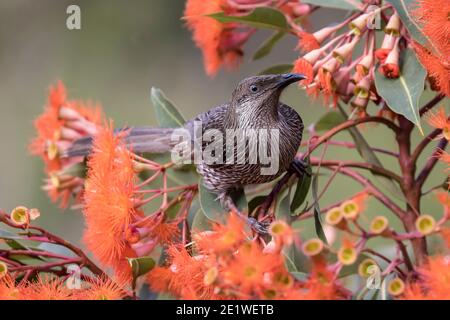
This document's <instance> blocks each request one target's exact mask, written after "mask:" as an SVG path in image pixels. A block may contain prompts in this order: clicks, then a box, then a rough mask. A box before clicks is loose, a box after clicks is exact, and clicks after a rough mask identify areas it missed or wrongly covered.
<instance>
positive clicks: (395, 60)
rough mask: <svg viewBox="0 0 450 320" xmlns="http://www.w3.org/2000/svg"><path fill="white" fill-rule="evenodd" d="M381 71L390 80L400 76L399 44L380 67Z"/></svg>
mask: <svg viewBox="0 0 450 320" xmlns="http://www.w3.org/2000/svg"><path fill="white" fill-rule="evenodd" d="M379 71H380V73H382V74H383V75H384V76H385V77H386V78H389V79H396V78H398V77H399V76H400V67H399V49H398V42H397V43H396V45H395V46H394V48H393V49H392V50H391V52H389V54H388V56H387V58H386V60H385V61H384V63H383V64H382V65H381V66H380V69H379Z"/></svg>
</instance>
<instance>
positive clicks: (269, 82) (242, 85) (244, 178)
mask: <svg viewBox="0 0 450 320" xmlns="http://www.w3.org/2000/svg"><path fill="white" fill-rule="evenodd" d="M304 79H306V76H305V75H303V74H299V73H284V74H271V75H258V76H252V77H248V78H245V79H243V80H241V81H240V82H239V83H238V84H237V86H236V88H235V89H234V91H233V92H232V94H231V99H230V101H229V102H227V103H224V104H220V105H218V106H216V107H213V108H212V109H210V110H208V111H206V112H204V113H201V114H199V115H197V116H196V117H194V118H193V119H191V120H189V121H187V122H186V123H185V124H184V126H183V127H182V128H155V127H131V128H123V129H119V131H125V134H126V136H125V138H124V140H125V143H126V144H127V146H129V147H130V148H131V149H132V150H133V152H134V153H137V154H140V153H146V152H151V153H165V152H170V151H171V150H172V149H173V148H174V147H175V145H176V144H177V143H179V141H174V139H173V134H174V132H176V131H175V130H177V129H182V130H185V131H186V132H187V133H188V134H189V135H190V137H191V141H190V142H189V143H191V144H192V145H194V144H195V140H194V138H193V137H194V136H196V133H195V132H194V131H195V130H196V124H198V123H200V124H201V134H202V135H204V134H205V133H206V132H208V131H211V130H214V132H215V133H216V135H217V134H218V133H220V134H221V135H222V136H226V134H227V132H233V130H234V132H236V131H238V132H246V130H247V131H249V132H255V130H256V132H261V131H262V132H264V131H265V132H267V135H266V136H264V137H266V138H267V141H262V142H261V141H259V142H258V143H259V144H258V143H257V144H254V145H253V146H257V147H261V146H262V144H266V146H265V147H266V150H267V155H268V156H269V157H271V159H275V160H276V161H277V164H278V166H277V168H276V170H275V171H273V172H271V173H269V174H262V173H261V172H262V171H261V170H262V168H264V167H267V165H264V164H262V163H261V162H258V161H256V163H255V162H254V161H253V162H251V161H250V160H249V158H250V156H254V152H255V150H253V149H252V150H250V148H249V145H250V143H249V145H244V147H245V148H244V149H242V148H240V149H238V147H237V144H238V141H234V140H233V144H231V147H232V150H230V149H229V146H227V145H226V142H225V141H224V139H212V140H210V141H206V142H205V141H201V143H200V144H201V145H200V149H201V150H202V151H206V150H207V148H208V146H209V148H210V149H213V150H222V151H218V152H223V154H222V157H220V156H219V154H214V155H215V156H217V158H219V159H222V161H221V163H216V162H213V163H211V162H208V161H205V160H201V161H199V162H198V163H196V169H197V172H198V173H199V174H200V175H201V176H202V181H203V184H204V186H205V187H206V188H207V189H208V190H210V191H211V192H213V193H215V194H217V198H218V199H219V200H220V202H221V203H222V206H223V207H224V208H226V209H229V210H233V211H235V212H237V213H239V214H240V215H242V213H240V211H239V209H238V208H237V207H236V204H235V203H234V201H233V199H232V196H231V195H232V193H233V192H234V191H235V190H236V189H239V188H242V187H245V186H247V185H254V184H261V183H266V182H270V181H273V180H275V179H276V178H277V177H279V176H280V175H282V174H283V173H284V172H287V171H289V170H291V171H294V172H295V173H296V174H297V175H299V177H301V176H303V175H304V174H307V171H306V166H305V163H304V162H303V161H302V160H299V159H298V158H296V157H295V156H296V153H297V151H298V149H299V147H300V144H301V141H302V135H303V129H304V124H303V120H302V118H301V116H300V115H299V114H298V113H297V112H296V111H295V110H294V109H293V108H292V107H290V106H288V105H286V104H284V103H282V102H280V96H281V93H282V92H283V90H284V89H285V88H286V87H287V86H289V85H290V84H292V83H295V82H298V81H301V80H304ZM230 130H231V131H230ZM252 130H253V131H252ZM274 132H276V133H277V134H278V136H277V139H278V140H277V139H275V134H274ZM260 137H261V136H256V138H257V139H258V138H260ZM251 138H255V136H251ZM271 138H274V140H276V142H277V144H278V146H277V148H276V149H277V150H275V151H276V152H274V150H272V149H273V145H270V143H272V141H268V140H270V139H271ZM233 139H234V138H233ZM237 140H239V136H238V138H237ZM260 140H261V139H260ZM211 143H212V144H215V145H211ZM92 145H93V137H85V138H81V139H79V140H77V141H75V142H74V143H73V144H72V145H71V146H70V147H69V148H68V149H67V150H66V151H65V152H64V153H63V156H64V157H80V156H85V157H86V156H88V155H89V153H90V152H91V149H92ZM215 147H222V148H221V149H215ZM227 148H228V149H227ZM193 149H194V150H195V147H194V148H193ZM227 150H228V151H227ZM227 152H231V154H232V159H226V162H225V160H223V159H225V158H226V156H227V155H228V154H227ZM213 153H214V152H213ZM274 153H276V154H274ZM189 157H191V158H192V157H193V155H192V153H191V154H189ZM274 157H277V158H274ZM245 218H246V220H247V221H248V223H249V224H250V226H251V227H252V228H254V230H256V231H257V232H260V233H265V232H266V231H267V228H266V227H267V226H265V225H263V224H260V223H259V222H258V221H257V220H256V219H254V218H251V217H247V216H245Z"/></svg>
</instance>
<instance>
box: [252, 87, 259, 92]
mask: <svg viewBox="0 0 450 320" xmlns="http://www.w3.org/2000/svg"><path fill="white" fill-rule="evenodd" d="M258 90H259V89H258V87H257V86H255V85H252V86H250V91H251V92H258Z"/></svg>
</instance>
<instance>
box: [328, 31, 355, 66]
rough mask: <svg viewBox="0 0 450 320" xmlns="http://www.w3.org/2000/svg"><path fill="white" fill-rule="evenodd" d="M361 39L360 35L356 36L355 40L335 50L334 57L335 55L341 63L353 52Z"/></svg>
mask: <svg viewBox="0 0 450 320" xmlns="http://www.w3.org/2000/svg"><path fill="white" fill-rule="evenodd" d="M358 41H359V37H354V38H353V40H352V41H351V42H349V43H346V44H344V45H342V46H340V47H339V48H337V49H335V50H334V51H333V57H335V58H336V59H337V60H338V61H339V63H341V64H342V63H344V61H345V59H347V58H348V57H349V56H350V55H351V54H352V52H353V49H354V48H355V46H356V44H357V43H358Z"/></svg>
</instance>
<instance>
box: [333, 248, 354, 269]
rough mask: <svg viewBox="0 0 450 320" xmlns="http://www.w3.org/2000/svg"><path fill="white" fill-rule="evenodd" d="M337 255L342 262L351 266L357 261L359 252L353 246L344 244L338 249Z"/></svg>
mask: <svg viewBox="0 0 450 320" xmlns="http://www.w3.org/2000/svg"><path fill="white" fill-rule="evenodd" d="M337 257H338V260H339V262H340V263H342V264H343V265H345V266H349V265H351V264H353V263H355V261H356V259H357V258H358V253H357V252H356V249H355V248H353V247H349V246H342V247H341V248H340V249H339V251H338V254H337Z"/></svg>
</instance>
